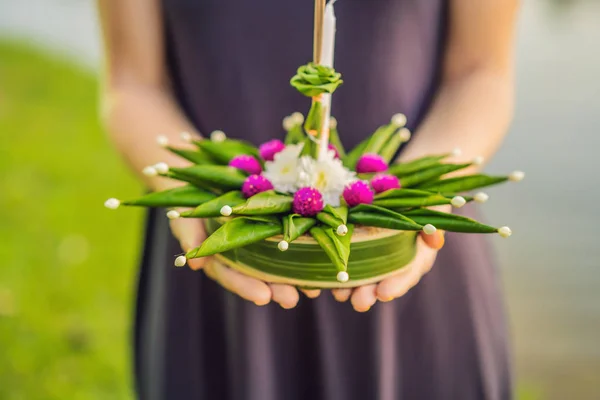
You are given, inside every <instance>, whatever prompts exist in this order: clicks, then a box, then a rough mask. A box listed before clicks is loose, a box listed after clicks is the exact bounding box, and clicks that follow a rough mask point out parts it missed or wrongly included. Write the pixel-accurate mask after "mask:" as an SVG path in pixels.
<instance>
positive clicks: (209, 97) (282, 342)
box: [135, 0, 511, 400]
mask: <svg viewBox="0 0 600 400" xmlns="http://www.w3.org/2000/svg"><path fill="white" fill-rule="evenodd" d="M313 7H314V3H313V2H312V1H309V0H303V1H299V0H260V1H250V0H245V1H244V0H168V1H167V0H165V1H164V2H163V16H164V24H165V32H166V34H165V42H166V49H167V55H166V57H167V60H166V62H167V64H168V68H169V71H170V76H171V80H172V84H173V86H174V89H175V92H176V96H177V100H178V101H179V103H180V105H181V107H182V108H183V110H184V111H185V112H186V114H187V115H188V117H189V118H190V120H191V121H192V122H193V123H194V124H195V126H196V127H197V128H198V130H199V131H200V132H202V133H205V134H207V133H210V132H211V131H212V130H215V129H222V130H223V131H225V132H226V133H227V134H228V135H229V136H231V137H237V138H243V139H246V140H249V141H252V142H254V143H257V144H258V143H261V142H264V141H266V140H269V139H272V138H274V137H281V138H283V136H284V133H283V130H282V127H281V121H282V118H283V117H284V116H286V115H289V114H291V113H292V112H294V111H301V112H303V113H306V112H307V111H308V107H309V101H308V100H307V99H306V98H305V97H304V96H302V95H300V94H299V93H297V92H296V91H295V90H294V89H293V88H291V87H290V85H289V83H288V82H289V79H290V78H291V76H292V75H293V74H294V73H295V70H296V68H297V67H298V66H299V65H301V64H304V63H306V62H308V61H310V59H311V57H312V21H313ZM336 15H337V37H336V52H335V67H336V69H337V70H338V71H340V72H341V73H342V74H343V79H344V81H345V83H344V84H343V85H342V86H341V87H340V88H339V89H338V90H337V91H336V93H335V95H334V96H333V106H332V113H333V115H335V116H336V117H337V119H338V121H339V123H338V126H339V130H340V135H341V137H342V140H343V142H344V143H345V145H346V147H347V148H349V147H352V146H354V145H356V144H357V143H358V142H359V141H360V140H362V139H363V138H364V137H366V135H368V134H370V133H372V132H373V131H374V130H375V129H376V128H377V127H378V126H380V125H382V124H384V123H386V122H387V121H389V118H390V117H391V116H392V115H393V114H394V113H397V112H403V113H404V114H406V115H407V117H408V121H409V128H411V129H413V130H414V129H415V128H416V127H417V126H418V124H419V122H420V121H421V120H422V118H423V116H424V114H425V113H426V112H427V111H428V108H429V106H430V104H431V102H432V98H433V96H434V94H435V92H436V89H437V86H438V76H439V70H440V64H441V56H442V53H443V50H444V37H445V33H446V17H447V4H445V1H443V0H426V1H425V0H339V1H338V2H337V3H336ZM465 208H468V207H465ZM473 212H475V210H473V209H468V210H467V211H466V213H471V214H472V213H473ZM146 232H147V236H146V244H145V250H144V255H143V260H142V261H143V262H142V268H141V273H140V279H139V291H138V299H137V313H136V324H135V367H136V370H135V373H136V386H137V388H136V389H137V391H138V395H139V397H140V398H141V399H144V400H145V399H169V400H179V399H200V400H205V399H208V400H342V399H344V400H376V399H381V400H392V399H433V400H436V399H443V400H447V399H450V400H452V399H457V400H470V399H509V398H511V376H510V369H509V354H508V351H507V332H506V326H505V319H504V313H503V305H502V302H501V294H500V292H499V288H498V282H497V276H496V271H495V269H494V266H493V265H492V262H491V257H490V253H489V248H488V244H487V241H486V240H487V239H486V238H485V237H483V236H480V235H464V234H463V235H460V234H448V235H447V240H446V246H445V247H444V249H442V251H440V253H439V256H438V259H437V262H436V265H435V266H434V268H433V269H432V271H431V272H430V273H429V274H427V275H426V276H425V277H424V278H423V279H422V281H421V282H420V283H419V284H418V285H417V286H416V287H415V288H413V289H412V290H410V291H409V293H408V294H406V295H405V296H404V297H402V298H400V299H397V300H395V301H392V302H389V303H378V304H376V305H375V306H374V307H373V308H372V309H371V310H370V311H369V312H367V313H357V312H355V311H353V309H352V307H351V305H350V304H349V303H338V302H336V301H335V300H334V299H333V297H332V296H331V295H330V293H328V292H326V291H324V292H323V293H322V294H321V296H320V297H319V298H318V299H315V300H311V299H308V298H305V297H302V296H301V300H300V302H299V304H298V306H297V307H296V308H295V309H293V310H283V309H282V308H280V307H279V306H278V305H277V304H274V303H273V304H269V305H267V306H264V307H258V306H256V305H254V304H253V303H250V302H247V301H244V300H243V299H241V298H239V297H237V296H236V295H233V294H231V293H229V292H227V291H225V290H224V289H222V288H221V287H220V286H219V285H218V284H216V283H214V282H213V281H212V280H210V279H208V278H207V277H206V276H205V275H204V273H202V272H193V271H191V270H190V269H188V268H174V267H173V259H174V256H175V255H176V254H178V253H181V249H180V248H179V246H178V244H177V242H176V241H175V240H174V239H173V237H172V236H171V234H170V232H169V227H168V221H167V219H166V218H165V216H164V210H158V211H152V212H150V214H149V218H148V222H147V229H146Z"/></svg>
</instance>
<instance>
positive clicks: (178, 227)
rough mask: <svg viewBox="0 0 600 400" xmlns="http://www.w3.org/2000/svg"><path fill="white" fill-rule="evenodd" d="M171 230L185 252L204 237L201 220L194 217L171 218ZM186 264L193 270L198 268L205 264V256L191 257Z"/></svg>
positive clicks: (200, 242) (198, 243)
mask: <svg viewBox="0 0 600 400" xmlns="http://www.w3.org/2000/svg"><path fill="white" fill-rule="evenodd" d="M171 231H172V232H173V236H175V237H176V238H177V240H179V244H180V246H181V249H182V250H183V251H185V252H186V253H187V252H188V251H190V250H193V249H195V248H196V247H198V246H200V245H201V244H202V242H204V239H206V232H205V231H204V227H203V226H202V221H201V220H198V219H194V218H179V219H175V220H171ZM188 265H189V266H190V268H191V269H193V270H199V269H201V268H202V267H204V266H205V265H206V258H192V259H190V260H188Z"/></svg>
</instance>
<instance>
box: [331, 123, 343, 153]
mask: <svg viewBox="0 0 600 400" xmlns="http://www.w3.org/2000/svg"><path fill="white" fill-rule="evenodd" d="M329 143H331V144H332V145H334V146H335V148H336V149H337V152H338V154H339V156H340V158H341V159H344V157H346V150H345V149H344V145H343V144H342V141H341V140H340V134H339V132H338V129H337V127H335V128H329Z"/></svg>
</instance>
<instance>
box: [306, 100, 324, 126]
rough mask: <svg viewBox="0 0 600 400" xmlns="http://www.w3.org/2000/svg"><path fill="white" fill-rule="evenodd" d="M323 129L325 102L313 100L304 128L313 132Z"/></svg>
mask: <svg viewBox="0 0 600 400" xmlns="http://www.w3.org/2000/svg"><path fill="white" fill-rule="evenodd" d="M322 129H323V104H322V103H321V102H320V101H315V100H314V99H313V101H312V102H311V104H310V110H309V111H308V115H307V116H306V120H305V121H304V130H305V131H306V132H308V133H309V134H311V132H317V133H318V134H320V133H321V130H322Z"/></svg>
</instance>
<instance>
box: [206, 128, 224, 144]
mask: <svg viewBox="0 0 600 400" xmlns="http://www.w3.org/2000/svg"><path fill="white" fill-rule="evenodd" d="M225 139H227V135H225V132H223V131H219V130H217V131H212V132H211V134H210V140H212V141H213V142H217V143H220V142H224V141H225Z"/></svg>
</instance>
